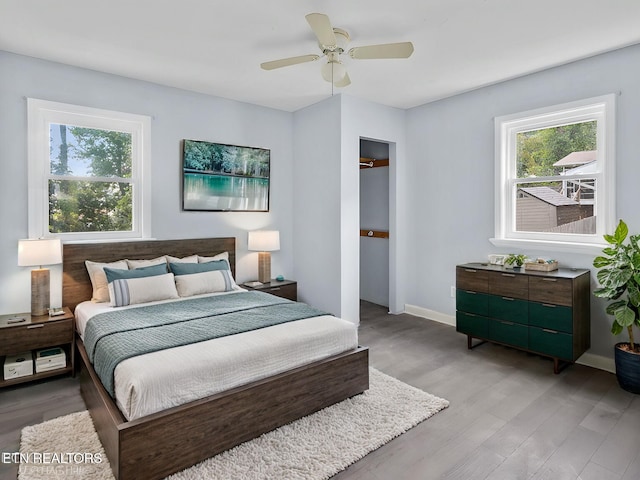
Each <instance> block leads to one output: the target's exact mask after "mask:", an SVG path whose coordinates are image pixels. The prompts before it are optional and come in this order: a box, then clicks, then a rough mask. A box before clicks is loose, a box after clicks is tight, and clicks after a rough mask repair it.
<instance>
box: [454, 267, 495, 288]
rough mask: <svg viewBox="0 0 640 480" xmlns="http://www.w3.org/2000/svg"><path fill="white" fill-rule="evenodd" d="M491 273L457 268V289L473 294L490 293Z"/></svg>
mask: <svg viewBox="0 0 640 480" xmlns="http://www.w3.org/2000/svg"><path fill="white" fill-rule="evenodd" d="M488 278H489V273H488V272H487V271H485V270H476V269H475V268H467V267H456V288H457V289H460V290H469V291H473V292H480V293H489V284H488Z"/></svg>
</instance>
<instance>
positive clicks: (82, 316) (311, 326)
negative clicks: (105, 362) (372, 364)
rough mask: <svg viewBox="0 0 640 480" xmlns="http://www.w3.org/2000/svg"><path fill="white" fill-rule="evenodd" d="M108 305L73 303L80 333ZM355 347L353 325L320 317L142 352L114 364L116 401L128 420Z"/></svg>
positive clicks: (330, 317) (340, 320)
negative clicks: (75, 305)
mask: <svg viewBox="0 0 640 480" xmlns="http://www.w3.org/2000/svg"><path fill="white" fill-rule="evenodd" d="M234 293H236V292H227V293H224V295H233V294H234ZM214 295H220V294H214ZM176 301H181V300H176ZM155 303H158V302H155ZM119 308H127V307H119ZM112 309H113V307H110V306H109V305H108V304H104V303H92V302H83V303H81V304H79V305H78V306H77V307H76V310H75V314H76V323H77V328H78V332H79V333H80V336H81V337H82V335H83V333H84V328H85V326H86V324H87V322H88V321H89V319H90V318H91V317H93V316H94V315H97V314H98V313H102V312H105V311H109V310H112ZM357 345H358V334H357V326H356V325H355V324H353V323H352V322H349V321H346V320H342V319H339V318H336V317H332V316H329V315H324V316H320V317H313V318H307V319H303V320H296V321H294V322H289V323H284V324H280V325H274V326H271V327H267V328H262V329H259V330H253V331H249V332H244V333H239V334H236V335H231V336H227V337H222V338H216V339H213V340H208V341H205V342H200V343H195V344H192V345H185V346H182V347H176V348H171V349H168V350H162V351H159V352H154V353H148V354H145V355H140V356H138V357H132V358H129V359H127V360H124V361H123V362H121V363H120V364H119V365H118V366H117V367H116V369H115V372H114V377H115V378H114V380H115V397H116V403H117V405H118V407H119V408H120V410H121V411H122V413H123V414H124V416H125V417H126V418H127V419H128V420H133V419H135V418H140V417H143V416H145V415H149V414H151V413H155V412H159V411H161V410H165V409H167V408H170V407H173V406H176V405H181V404H183V403H186V402H189V401H192V400H195V399H198V398H203V397H205V396H207V395H212V394H214V393H218V392H222V391H224V390H228V389H230V388H233V387H237V386H240V385H244V384H246V383H249V382H252V381H255V380H260V379H262V378H266V377H268V376H271V375H274V374H277V373H280V372H283V371H286V370H289V369H292V368H295V367H299V366H302V365H304V364H307V363H310V362H313V361H317V360H321V359H323V358H327V357H329V356H331V355H335V354H338V353H341V352H345V351H348V350H351V349H354V348H356V347H357Z"/></svg>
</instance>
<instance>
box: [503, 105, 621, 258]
mask: <svg viewBox="0 0 640 480" xmlns="http://www.w3.org/2000/svg"><path fill="white" fill-rule="evenodd" d="M614 101H615V99H614V95H606V96H602V97H598V98H592V99H588V100H584V101H578V102H572V103H568V104H564V105H557V106H554V107H549V108H544V109H540V110H535V111H530V112H524V113H520V114H515V115H509V116H504V117H498V118H496V120H495V128H496V235H495V236H496V238H494V239H491V241H492V243H494V244H495V245H500V246H518V245H520V246H523V247H524V246H525V245H526V246H534V247H538V248H545V247H546V248H552V249H558V248H562V247H563V246H566V247H567V248H570V249H571V250H572V251H576V250H579V249H580V247H581V246H583V247H585V248H588V247H589V246H591V245H598V246H600V245H602V243H603V240H602V235H604V234H605V233H606V232H607V231H611V230H612V227H613V226H615V225H614V223H615V196H614V171H615V170H614V140H615V136H614V118H615V114H614V113H615V112H614V105H615V103H614ZM598 248H600V247H598Z"/></svg>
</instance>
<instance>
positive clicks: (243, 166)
mask: <svg viewBox="0 0 640 480" xmlns="http://www.w3.org/2000/svg"><path fill="white" fill-rule="evenodd" d="M270 160H271V151H270V150H268V149H265V148H257V147H240V146H237V145H225V144H222V143H211V142H203V141H199V140H184V141H183V155H182V209H183V210H196V211H198V210H199V211H208V212H268V211H269V167H270Z"/></svg>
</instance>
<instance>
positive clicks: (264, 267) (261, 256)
mask: <svg viewBox="0 0 640 480" xmlns="http://www.w3.org/2000/svg"><path fill="white" fill-rule="evenodd" d="M258 281H260V282H262V283H268V282H270V281H271V254H270V253H269V252H259V253H258Z"/></svg>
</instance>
